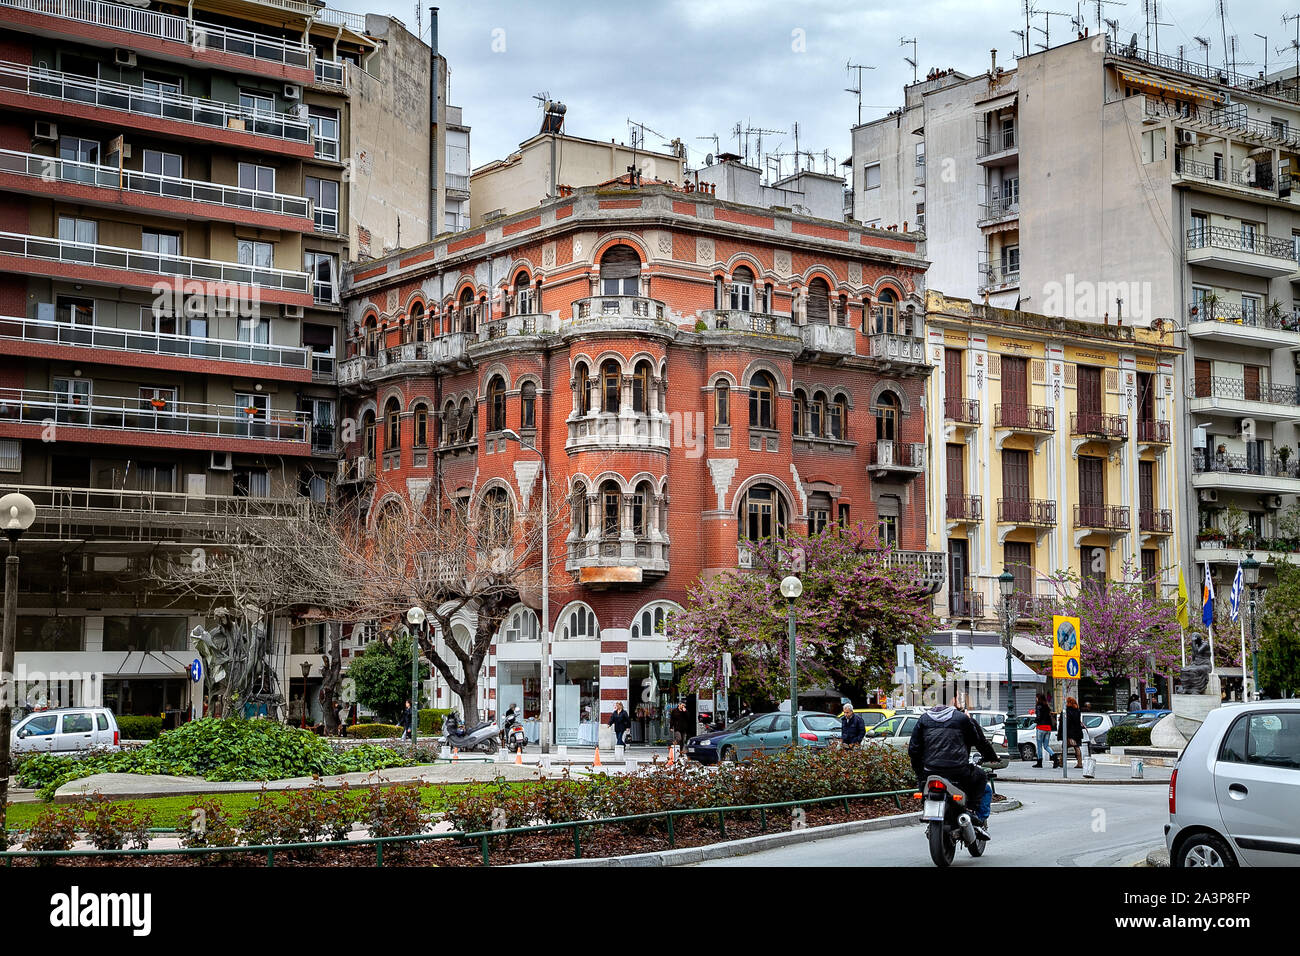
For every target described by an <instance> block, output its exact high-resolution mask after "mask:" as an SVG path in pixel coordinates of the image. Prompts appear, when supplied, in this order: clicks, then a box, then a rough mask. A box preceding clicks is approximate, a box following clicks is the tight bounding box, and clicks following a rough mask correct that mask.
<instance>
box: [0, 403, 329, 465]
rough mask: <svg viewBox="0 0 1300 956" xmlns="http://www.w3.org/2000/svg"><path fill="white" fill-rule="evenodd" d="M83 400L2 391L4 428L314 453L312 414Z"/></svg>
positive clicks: (0, 409)
mask: <svg viewBox="0 0 1300 956" xmlns="http://www.w3.org/2000/svg"><path fill="white" fill-rule="evenodd" d="M80 401H83V400H81V399H79V398H77V397H75V396H73V397H70V396H69V395H68V394H67V393H66V392H47V391H37V390H35V389H26V388H21V389H20V388H0V425H31V426H34V427H37V428H45V427H48V426H50V425H53V426H54V427H56V428H60V427H61V428H68V429H74V430H85V431H86V432H88V433H90V434H88V435H74V436H60V437H61V438H64V437H67V438H68V440H83V441H84V440H90V441H93V440H95V439H94V438H93V437H91V436H93V434H94V433H95V432H101V431H104V430H109V431H120V432H135V433H145V434H155V435H193V436H198V437H203V438H209V439H238V440H240V441H254V442H278V443H287V444H291V445H301V446H302V447H301V449H297V450H296V451H297V452H299V453H306V452H307V451H308V441H309V437H310V436H309V434H308V429H309V427H310V425H311V415H310V414H309V413H307V412H299V411H288V410H281V409H274V410H272V413H271V415H272V416H273V417H267V416H266V415H265V414H264V413H263V412H262V411H258V412H255V413H254V414H252V415H250V414H248V411H247V409H244V408H237V407H235V406H233V405H212V404H208V403H206V402H165V403H161V404H159V405H157V406H155V405H154V404H153V403H152V402H150V401H146V400H144V399H141V398H125V397H121V396H116V395H96V396H94V397H93V398H91V399H90V400H89V404H80ZM24 437H25V436H24ZM169 447H170V445H169ZM200 447H202V446H200Z"/></svg>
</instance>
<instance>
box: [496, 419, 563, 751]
mask: <svg viewBox="0 0 1300 956" xmlns="http://www.w3.org/2000/svg"><path fill="white" fill-rule="evenodd" d="M497 434H499V435H500V436H501V437H502V438H505V439H506V440H507V441H512V442H518V444H519V447H520V448H523V449H525V450H526V451H531V452H532V453H533V454H535V455H536V456H537V458H538V460H539V461H540V462H541V463H542V661H541V672H542V726H541V734H540V736H541V744H542V753H544V754H548V753H550V752H551V526H550V525H551V505H550V494H549V485H550V482H549V481H548V480H547V478H546V456H545V455H543V454H542V453H541V452H540V451H538V450H537V446H536V445H530V444H528V443H527V442H525V441H524V440H523V439H522V438H520V437H519V433H518V432H517V431H515V430H514V429H513V428H506V429H503V430H502V431H500V432H498V433H497ZM520 719H522V715H521V718H520Z"/></svg>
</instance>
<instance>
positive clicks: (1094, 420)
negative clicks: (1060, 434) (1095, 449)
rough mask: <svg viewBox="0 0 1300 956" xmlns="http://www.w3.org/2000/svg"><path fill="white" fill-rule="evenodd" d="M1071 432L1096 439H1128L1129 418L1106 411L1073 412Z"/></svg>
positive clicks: (1109, 440) (1115, 440)
mask: <svg viewBox="0 0 1300 956" xmlns="http://www.w3.org/2000/svg"><path fill="white" fill-rule="evenodd" d="M1070 434H1071V435H1075V436H1077V437H1079V438H1087V439H1089V440H1096V441H1107V442H1124V441H1128V419H1127V418H1126V417H1125V416H1123V415H1109V414H1107V413H1105V412H1095V411H1088V412H1071V413H1070Z"/></svg>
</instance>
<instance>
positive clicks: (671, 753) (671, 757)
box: [668, 744, 677, 764]
mask: <svg viewBox="0 0 1300 956" xmlns="http://www.w3.org/2000/svg"><path fill="white" fill-rule="evenodd" d="M668 762H669V763H670V764H674V763H676V762H677V748H676V747H674V746H673V745H672V744H669V745H668Z"/></svg>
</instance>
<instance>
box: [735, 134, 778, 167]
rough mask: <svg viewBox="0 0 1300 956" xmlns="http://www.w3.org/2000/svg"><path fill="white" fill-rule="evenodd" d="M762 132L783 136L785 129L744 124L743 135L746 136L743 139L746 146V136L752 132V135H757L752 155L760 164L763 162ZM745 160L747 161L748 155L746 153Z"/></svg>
mask: <svg viewBox="0 0 1300 956" xmlns="http://www.w3.org/2000/svg"><path fill="white" fill-rule="evenodd" d="M764 133H768V134H770V135H773V136H784V135H785V130H783V129H763V128H761V127H758V126H746V127H745V136H746V140H745V142H746V145H747V146H748V143H749V140H748V137H749V136H750V135H751V134H753V135H757V137H758V143H757V146H756V148H755V152H754V156H755V158H756V159H757V160H758V162H759V163H760V164H761V163H762V162H763V134H764ZM745 162H749V156H748V154H746V156H745Z"/></svg>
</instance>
